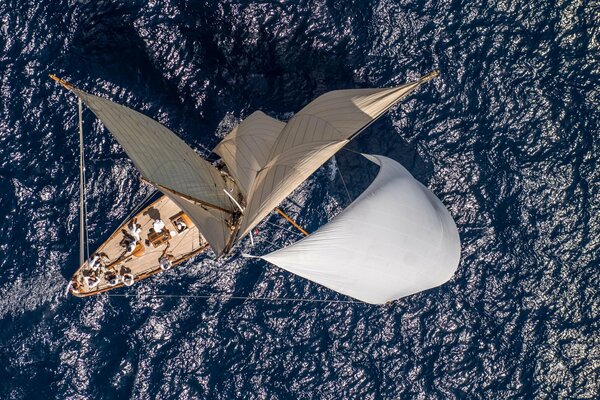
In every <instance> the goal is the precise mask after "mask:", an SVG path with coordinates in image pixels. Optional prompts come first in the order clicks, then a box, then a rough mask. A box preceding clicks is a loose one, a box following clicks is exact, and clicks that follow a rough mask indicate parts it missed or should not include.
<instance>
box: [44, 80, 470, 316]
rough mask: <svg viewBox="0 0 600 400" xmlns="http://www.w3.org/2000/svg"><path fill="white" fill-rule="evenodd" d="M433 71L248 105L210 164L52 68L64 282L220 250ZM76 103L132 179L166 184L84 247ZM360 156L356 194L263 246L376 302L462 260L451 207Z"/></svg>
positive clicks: (437, 279)
mask: <svg viewBox="0 0 600 400" xmlns="http://www.w3.org/2000/svg"><path fill="white" fill-rule="evenodd" d="M437 75H438V72H437V71H434V72H432V73H429V74H427V75H425V76H423V77H422V78H420V79H418V80H416V81H414V82H410V83H407V84H404V85H401V86H398V87H391V88H376V89H349V90H336V91H332V92H328V93H325V94H323V95H321V96H319V97H318V98H316V99H315V100H313V101H312V102H310V103H309V104H308V105H306V106H305V107H304V108H302V109H301V110H300V111H299V112H297V113H296V114H295V115H294V116H293V117H292V118H291V119H290V120H289V121H287V123H286V122H282V121H279V120H277V119H274V118H271V117H269V116H267V115H266V114H264V113H262V112H260V111H256V112H254V113H253V114H251V115H250V116H249V117H247V118H246V119H245V120H243V121H242V122H241V123H240V124H239V125H238V126H237V127H235V128H234V129H233V130H232V131H231V132H230V133H229V134H228V135H227V136H226V137H225V138H224V139H223V140H222V141H221V142H220V143H219V144H218V145H217V146H216V147H215V148H214V149H213V152H214V153H215V154H217V155H218V156H219V157H221V159H220V162H218V163H216V164H211V163H209V162H208V161H206V160H204V159H203V158H202V157H200V155H198V154H197V153H196V152H195V151H194V150H193V149H192V148H191V147H189V146H188V145H187V144H186V143H184V142H183V141H182V140H181V139H180V138H179V137H177V135H175V134H174V133H173V132H171V131H170V130H169V129H168V128H166V127H165V126H163V125H162V124H160V123H158V122H157V121H154V120H153V119H151V118H149V117H147V116H145V115H143V114H141V113H139V112H137V111H134V110H132V109H130V108H127V107H125V106H122V105H119V104H116V103H114V102H112V101H110V100H108V99H105V98H103V97H100V96H96V95H93V94H90V93H87V92H85V91H83V90H81V89H78V88H76V87H75V86H73V85H71V84H70V83H68V82H66V81H64V80H62V79H60V78H57V77H56V76H54V75H51V77H52V79H54V80H55V81H57V82H58V83H59V84H61V85H62V86H63V87H64V88H66V89H68V90H69V91H71V92H72V93H73V94H75V95H76V96H77V97H78V101H79V116H80V124H79V128H80V155H81V177H82V179H81V182H82V185H81V186H80V191H81V209H80V212H81V220H80V225H81V227H82V229H81V232H80V242H81V243H82V244H81V248H80V253H81V256H80V261H81V266H80V268H79V269H78V270H77V271H76V272H75V274H74V275H73V278H72V279H71V282H70V286H69V292H70V293H72V294H73V295H75V296H89V295H93V294H97V293H101V292H104V291H107V290H111V289H114V288H117V287H121V286H131V285H133V284H134V283H135V282H136V281H139V280H141V279H144V278H147V277H148V276H150V275H153V274H156V273H159V272H161V271H164V270H167V269H170V268H173V267H176V266H177V265H179V264H181V263H182V262H183V261H185V260H188V259H190V258H191V257H194V256H195V255H197V254H199V253H200V252H202V251H205V250H207V249H208V248H210V249H212V251H213V252H214V254H215V256H216V257H220V256H222V255H224V254H228V253H229V252H231V249H232V248H233V246H234V245H235V244H237V243H239V241H240V240H241V239H243V238H245V237H246V236H248V235H250V236H251V232H252V230H253V229H254V227H256V226H257V225H258V224H259V223H260V222H261V221H262V220H264V218H265V217H267V216H268V214H269V213H270V212H271V211H273V210H275V209H276V210H278V211H279V212H280V213H283V212H282V211H281V210H279V209H278V208H277V206H278V205H279V203H281V202H282V201H283V200H284V199H285V198H286V197H287V196H289V195H290V194H291V193H292V192H293V191H294V189H296V188H297V187H298V186H299V185H300V184H301V183H302V182H304V181H305V180H306V179H307V178H308V177H309V176H310V175H311V174H312V173H313V172H315V171H316V170H317V169H318V168H319V167H320V166H321V165H322V164H323V163H325V162H326V161H327V160H328V159H329V158H330V157H332V156H333V155H334V154H335V153H336V152H337V151H339V150H340V149H341V148H342V147H344V146H345V145H346V144H347V143H348V142H349V141H351V140H352V139H353V138H355V137H356V136H357V135H358V134H360V133H361V132H362V131H363V130H364V129H365V128H366V127H368V126H369V125H370V124H371V123H372V122H373V121H375V120H376V119H377V118H379V117H380V116H381V115H383V114H384V113H385V112H386V111H388V110H389V109H390V108H392V107H393V106H395V105H396V104H397V103H398V102H400V101H401V100H402V99H403V98H405V97H406V96H408V95H409V94H410V93H411V92H412V91H414V90H415V89H417V88H418V87H419V86H420V85H422V84H423V83H425V82H427V81H429V80H431V79H432V78H434V77H436V76H437ZM82 104H85V105H86V106H87V107H88V108H89V109H90V110H91V111H92V112H93V113H94V114H95V115H96V117H97V118H98V119H99V120H100V121H101V122H102V123H103V124H104V126H105V127H106V128H107V130H108V131H109V132H110V133H111V134H112V135H113V136H114V137H115V139H116V140H117V141H118V142H119V144H120V145H121V146H122V147H123V149H124V151H125V153H126V154H127V155H128V156H129V158H130V159H131V160H132V161H133V164H134V166H135V167H136V169H137V170H138V171H139V172H140V175H141V179H142V180H144V181H145V182H147V183H148V184H150V185H152V186H153V187H155V188H156V189H157V190H159V191H160V192H161V193H162V194H163V196H162V197H160V198H159V199H158V200H156V201H155V202H153V203H152V204H150V205H149V206H147V207H146V208H144V209H143V210H142V211H141V212H139V213H138V214H136V215H135V216H133V217H132V218H131V219H129V220H127V221H125V222H124V223H123V224H122V225H121V226H120V227H119V228H118V229H117V230H116V231H115V232H114V233H113V234H112V235H111V236H110V237H109V238H108V240H107V241H106V242H104V243H103V244H102V245H101V246H100V247H99V248H98V249H97V250H96V251H95V252H94V253H93V254H92V255H91V256H90V255H89V254H88V255H84V253H85V250H84V246H83V241H84V240H85V237H86V234H85V232H84V231H85V229H86V228H85V226H86V222H85V204H84V202H85V193H84V186H83V182H84V170H85V167H84V156H83V133H82V128H81V126H82V124H81V107H82ZM365 157H366V158H367V159H369V160H370V161H372V162H374V163H375V164H377V165H379V167H380V171H379V174H378V175H377V177H376V179H375V180H374V181H373V183H372V184H371V186H369V188H367V190H366V191H365V192H364V193H363V194H362V195H361V196H359V198H357V199H356V200H355V201H354V202H353V203H352V204H351V205H350V206H349V207H348V208H347V209H346V210H344V211H343V212H342V213H341V214H340V215H338V216H337V217H336V218H334V219H333V220H332V221H330V222H329V223H328V224H326V225H324V226H323V227H321V228H319V230H317V231H316V232H315V233H313V234H312V235H309V236H308V237H306V238H304V239H302V240H300V241H299V242H297V243H295V244H293V245H291V246H289V247H287V248H284V249H280V250H277V251H275V252H273V253H271V254H267V255H263V256H260V257H261V258H263V259H265V260H267V261H269V262H271V263H273V264H275V265H278V266H280V267H281V268H283V269H286V270H288V271H290V272H292V273H295V274H297V275H300V276H302V277H305V278H307V279H309V280H311V281H314V282H317V283H320V284H322V285H324V286H327V287H329V288H331V289H333V290H335V291H338V292H340V293H343V294H346V295H348V296H351V297H354V298H356V299H359V300H362V301H365V302H368V303H373V304H382V303H385V302H388V301H391V300H394V299H396V298H399V297H402V296H406V295H409V294H412V293H415V292H418V291H421V290H425V289H428V288H431V287H435V286H438V285H440V284H442V283H444V282H445V281H447V280H448V279H450V278H451V276H452V274H453V273H454V271H455V270H456V268H457V266H458V262H459V260H460V239H459V236H458V231H457V229H456V225H455V223H454V221H453V219H452V217H451V216H450V213H449V212H448V210H447V209H446V208H445V207H444V206H443V204H442V203H441V201H440V200H439V199H438V198H437V197H436V196H435V195H433V193H431V192H430V191H429V190H428V189H427V188H425V187H424V186H422V185H421V184H420V183H419V182H417V181H416V180H415V179H414V178H412V176H411V175H410V173H409V172H408V171H406V169H404V168H403V167H402V166H401V165H400V164H398V163H397V162H395V161H393V160H390V159H388V158H386V157H383V156H378V155H365ZM215 165H218V166H219V167H217V166H215ZM286 217H287V216H286ZM287 219H290V218H289V217H287ZM290 220H291V219H290ZM358 231H361V233H360V235H357V234H356V233H353V232H358ZM251 239H252V238H251ZM246 256H249V257H254V256H251V255H246Z"/></svg>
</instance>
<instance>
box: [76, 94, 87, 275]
mask: <svg viewBox="0 0 600 400" xmlns="http://www.w3.org/2000/svg"><path fill="white" fill-rule="evenodd" d="M77 111H78V116H79V265H83V263H84V262H85V260H86V259H87V258H89V256H90V249H89V244H88V233H87V218H86V214H87V212H86V211H87V210H86V206H85V154H84V151H83V118H82V115H83V107H82V103H81V99H78V101H77Z"/></svg>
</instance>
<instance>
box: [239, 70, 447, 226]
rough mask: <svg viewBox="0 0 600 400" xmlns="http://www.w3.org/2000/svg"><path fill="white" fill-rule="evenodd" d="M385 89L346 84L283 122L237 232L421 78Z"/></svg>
mask: <svg viewBox="0 0 600 400" xmlns="http://www.w3.org/2000/svg"><path fill="white" fill-rule="evenodd" d="M435 76H437V72H433V73H431V74H429V75H426V76H424V77H423V78H421V79H420V80H418V81H416V82H412V83H408V84H406V85H403V86H399V87H394V88H385V89H350V90H336V91H332V92H328V93H325V94H324V95H322V96H320V97H318V98H317V99H315V100H314V101H312V102H311V103H309V104H308V105H307V106H306V107H304V108H303V109H302V110H300V111H299V112H298V113H297V114H296V115H295V116H294V117H293V118H292V119H290V121H289V122H288V123H287V124H286V125H285V127H284V128H283V130H282V131H281V133H280V134H279V135H278V136H277V138H276V140H275V141H274V142H273V145H272V147H271V149H270V153H269V157H268V159H267V161H266V163H265V164H264V166H263V167H262V168H261V169H260V170H259V171H258V173H257V174H256V177H255V178H254V179H253V182H252V185H251V187H250V189H249V191H248V196H247V199H246V210H245V212H244V218H243V220H242V223H241V226H240V230H239V231H240V233H239V235H238V237H243V236H244V235H246V234H247V233H248V232H249V231H250V230H251V229H252V228H253V227H254V226H256V225H257V224H258V223H259V222H260V221H261V220H262V219H263V218H264V217H265V216H267V214H268V213H269V212H271V210H273V209H274V208H275V207H276V206H277V205H278V204H279V203H280V202H281V201H282V200H283V199H285V198H286V197H287V196H288V195H290V194H291V193H292V192H293V191H294V189H295V188H296V187H298V185H300V184H301V183H302V182H303V181H304V180H305V179H306V178H308V177H309V176H310V175H311V174H312V173H313V172H314V171H316V170H317V169H318V168H319V167H320V166H321V165H322V164H323V163H324V162H325V161H327V160H328V159H329V158H330V157H331V156H333V155H334V154H335V153H336V152H337V151H338V150H340V149H341V148H342V147H343V146H344V145H345V144H346V143H348V141H349V140H350V139H351V138H352V137H353V136H355V135H356V134H357V133H359V132H360V131H361V130H362V129H363V128H365V127H366V126H367V125H369V124H370V123H371V122H373V121H374V120H375V119H377V118H378V117H380V116H381V115H382V114H383V113H385V112H386V111H387V110H389V109H390V108H391V107H392V106H394V105H395V104H396V103H398V102H399V101H400V100H401V99H402V98H404V97H405V96H406V95H408V94H409V93H410V92H412V91H413V90H414V89H415V88H417V87H418V86H419V85H420V84H422V83H423V82H426V81H428V80H430V79H431V78H433V77H435Z"/></svg>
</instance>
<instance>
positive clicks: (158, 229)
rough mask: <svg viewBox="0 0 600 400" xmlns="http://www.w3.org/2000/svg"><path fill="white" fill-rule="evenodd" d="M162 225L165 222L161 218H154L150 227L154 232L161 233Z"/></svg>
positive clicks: (163, 225)
mask: <svg viewBox="0 0 600 400" xmlns="http://www.w3.org/2000/svg"><path fill="white" fill-rule="evenodd" d="M164 227H165V223H164V222H162V219H155V220H154V224H153V225H152V228H153V229H154V232H156V233H161V232H162V230H163V228H164Z"/></svg>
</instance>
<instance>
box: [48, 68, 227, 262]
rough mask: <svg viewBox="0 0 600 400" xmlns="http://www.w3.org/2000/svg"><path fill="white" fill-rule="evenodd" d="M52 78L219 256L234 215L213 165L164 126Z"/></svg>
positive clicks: (225, 188)
mask: <svg viewBox="0 0 600 400" xmlns="http://www.w3.org/2000/svg"><path fill="white" fill-rule="evenodd" d="M53 79H55V80H57V81H58V82H59V83H61V84H62V85H63V86H65V87H66V88H67V89H69V90H71V91H72V92H73V93H75V94H76V95H77V96H78V97H79V98H80V99H82V100H83V102H84V103H85V104H86V105H87V106H88V107H89V108H90V109H91V110H92V111H93V112H94V114H95V115H96V116H97V117H98V118H99V119H100V120H101V121H102V123H103V124H104V125H105V126H106V128H107V129H108V130H109V131H110V133H111V134H112V135H113V136H114V137H115V139H116V140H117V141H118V142H119V144H120V145H121V146H122V147H123V149H124V150H125V153H127V155H128V156H129V158H130V159H131V160H132V161H133V163H134V165H135V167H136V168H137V169H138V170H139V171H140V173H141V174H142V177H143V178H144V179H145V180H147V181H148V182H150V183H151V184H153V185H155V186H156V187H157V188H158V189H159V190H161V191H162V192H163V193H165V194H166V195H167V196H169V198H171V200H173V201H174V202H175V203H176V204H178V205H179V206H180V207H181V208H182V209H183V210H184V211H185V212H186V213H187V214H188V215H189V216H190V218H191V219H192V220H193V221H194V223H195V224H196V226H197V227H198V228H199V230H200V231H201V232H202V234H203V235H204V236H205V238H206V240H207V241H208V242H209V243H210V245H211V247H212V249H213V250H214V252H215V253H216V254H217V255H220V254H222V253H223V251H224V250H225V247H226V244H227V243H228V242H230V237H231V235H232V233H233V232H232V230H231V229H230V228H229V225H230V223H231V222H232V221H228V218H229V219H231V214H232V213H233V212H234V211H237V210H236V208H235V205H234V204H233V203H232V201H231V200H230V198H229V196H227V194H225V191H226V190H227V191H228V192H229V193H230V194H231V195H232V196H233V197H234V198H238V197H239V193H238V189H237V187H236V186H235V185H234V184H231V183H228V182H226V180H225V179H224V177H223V176H222V174H221V173H220V172H219V171H218V170H217V169H216V168H215V167H214V166H212V165H211V164H210V163H209V162H207V161H206V160H204V159H203V158H201V157H200V156H199V155H198V154H197V153H196V152H195V151H194V150H193V149H192V148H191V147H190V146H188V145H187V144H186V143H185V142H184V141H183V140H181V139H180V138H179V137H178V136H177V135H175V134H174V133H173V132H171V131H170V130H169V129H167V128H166V127H165V126H164V125H162V124H160V123H158V122H156V121H154V120H153V119H151V118H149V117H147V116H145V115H143V114H141V113H139V112H137V111H134V110H132V109H130V108H128V107H125V106H122V105H119V104H116V103H114V102H112V101H110V100H107V99H104V98H102V97H98V96H95V95H92V94H90V93H86V92H84V91H83V90H80V89H77V88H75V87H73V86H72V85H70V84H68V83H67V82H65V81H63V80H60V79H59V78H56V77H53Z"/></svg>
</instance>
